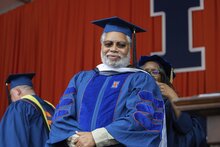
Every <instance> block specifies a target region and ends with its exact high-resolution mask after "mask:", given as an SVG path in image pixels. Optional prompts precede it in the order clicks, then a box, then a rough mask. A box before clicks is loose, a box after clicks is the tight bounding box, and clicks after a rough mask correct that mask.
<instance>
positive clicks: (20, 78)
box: [5, 73, 35, 89]
mask: <svg viewBox="0 0 220 147" xmlns="http://www.w3.org/2000/svg"><path fill="white" fill-rule="evenodd" d="M34 75H35V73H19V74H10V75H9V76H8V78H7V80H6V81H5V83H6V84H10V89H12V88H14V87H16V86H19V85H28V86H31V87H32V86H33V84H32V78H33V77H34Z"/></svg>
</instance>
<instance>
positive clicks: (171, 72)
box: [170, 68, 174, 84]
mask: <svg viewBox="0 0 220 147" xmlns="http://www.w3.org/2000/svg"><path fill="white" fill-rule="evenodd" d="M173 70H174V69H173V68H171V71H170V83H171V84H172V83H173Z"/></svg>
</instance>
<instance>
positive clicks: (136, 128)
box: [106, 74, 164, 147]
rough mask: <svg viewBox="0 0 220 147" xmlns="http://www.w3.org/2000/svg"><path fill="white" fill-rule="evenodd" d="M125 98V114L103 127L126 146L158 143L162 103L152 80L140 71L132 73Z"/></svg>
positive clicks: (162, 115) (153, 145)
mask: <svg viewBox="0 0 220 147" xmlns="http://www.w3.org/2000/svg"><path fill="white" fill-rule="evenodd" d="M128 87H130V88H129V90H128V91H126V90H125V91H123V92H122V93H121V95H123V94H124V95H125V97H126V99H127V100H126V108H125V109H127V112H128V113H127V116H126V117H121V118H119V119H118V120H115V121H114V122H112V123H111V124H110V125H108V126H107V127H106V129H107V130H108V132H109V133H110V134H111V135H112V136H113V137H114V138H115V139H116V140H117V141H119V142H120V143H122V144H124V145H126V146H135V147H138V146H140V147H141V146H148V147H151V146H152V147H155V146H158V145H159V143H160V141H161V131H162V128H163V117H164V104H163V99H162V96H161V93H160V91H159V88H158V87H157V85H156V83H155V80H154V79H152V78H151V77H150V76H147V75H143V74H140V75H138V76H134V77H133V79H132V81H131V84H130V85H128Z"/></svg>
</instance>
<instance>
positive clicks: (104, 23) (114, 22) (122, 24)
mask: <svg viewBox="0 0 220 147" xmlns="http://www.w3.org/2000/svg"><path fill="white" fill-rule="evenodd" d="M92 23H93V24H95V25H97V26H100V27H102V28H104V31H103V32H105V33H108V32H121V33H124V34H126V35H128V36H130V38H132V33H133V31H134V30H135V32H136V33H138V32H145V30H144V29H142V28H141V27H139V26H136V25H134V24H132V23H130V22H127V21H125V20H123V19H121V18H119V17H117V16H114V17H110V18H104V19H99V20H95V21H92Z"/></svg>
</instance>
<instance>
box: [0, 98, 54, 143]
mask: <svg viewBox="0 0 220 147" xmlns="http://www.w3.org/2000/svg"><path fill="white" fill-rule="evenodd" d="M34 97H35V98H36V99H37V100H38V101H39V102H40V104H41V105H42V107H43V108H44V109H45V110H46V111H48V112H49V113H50V114H53V111H54V110H53V109H52V108H51V107H50V106H48V105H47V104H46V103H45V102H44V101H43V100H42V99H41V98H39V97H38V96H34ZM48 136H49V132H48V130H47V126H46V125H45V124H44V120H43V117H42V114H41V112H40V111H39V110H38V109H37V108H36V106H34V105H33V104H31V103H30V102H28V101H26V100H24V99H21V100H18V101H16V102H13V103H11V104H10V105H9V107H8V108H7V110H6V112H5V114H4V116H3V117H2V120H1V122H0V147H43V146H44V145H45V142H46V140H47V139H48Z"/></svg>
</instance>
